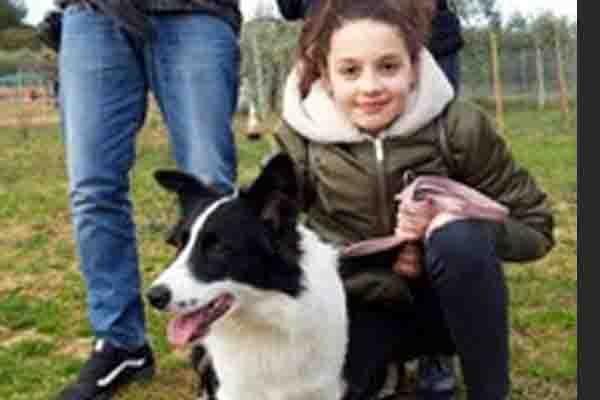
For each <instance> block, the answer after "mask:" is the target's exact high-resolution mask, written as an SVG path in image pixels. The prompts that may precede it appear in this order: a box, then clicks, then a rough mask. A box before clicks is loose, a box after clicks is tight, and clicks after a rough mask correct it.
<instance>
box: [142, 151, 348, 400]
mask: <svg viewBox="0 0 600 400" xmlns="http://www.w3.org/2000/svg"><path fill="white" fill-rule="evenodd" d="M155 178H156V180H157V181H158V183H159V184H160V185H161V186H162V187H164V188H165V189H167V190H169V191H172V192H175V193H176V194H177V195H178V197H179V200H180V203H181V205H182V210H183V217H182V219H181V221H180V222H179V223H178V225H177V226H176V227H175V229H174V230H173V232H172V234H171V237H170V242H172V243H174V244H175V245H176V246H177V247H178V248H179V251H178V254H177V256H176V258H175V260H174V261H173V262H172V264H171V265H170V266H169V267H168V268H167V269H166V270H165V271H164V272H163V273H162V274H161V275H160V276H159V277H158V278H157V279H156V281H154V282H153V284H152V285H151V287H150V289H149V291H148V292H147V297H148V300H149V302H150V303H151V304H152V305H153V306H154V307H156V308H158V309H160V310H164V311H168V312H171V313H172V314H174V318H173V319H172V320H171V322H170V323H169V325H168V329H167V334H168V339H169V341H170V342H171V343H172V344H174V345H176V346H186V345H190V344H191V345H196V344H202V345H203V346H204V347H205V348H206V349H207V351H208V353H209V355H210V357H211V359H212V366H213V368H214V372H215V373H216V376H217V379H218V382H219V387H218V391H217V399H218V400H339V399H341V398H342V395H343V392H344V383H343V379H342V369H343V366H344V359H345V354H346V347H347V342H348V317H347V310H346V299H345V294H344V289H343V286H342V282H341V279H340V277H339V275H338V251H337V250H336V249H334V248H333V247H332V246H330V245H328V244H326V243H324V242H322V241H321V240H320V239H319V238H318V236H317V235H316V234H315V233H314V232H312V231H311V230H309V229H308V228H306V227H304V226H303V225H301V224H299V223H298V214H299V212H298V209H297V206H296V204H295V201H294V199H295V198H296V196H297V187H296V181H295V175H294V169H293V164H292V161H291V160H290V159H289V157H287V156H285V155H276V156H274V157H273V158H271V160H269V162H268V163H267V165H266V166H265V167H264V168H263V170H262V172H261V173H260V175H259V177H258V178H257V179H256V180H255V181H254V183H253V184H251V185H250V186H249V187H248V188H245V189H243V190H241V191H240V192H239V193H235V194H233V195H230V196H222V195H219V194H218V193H217V192H215V191H214V190H211V189H210V188H209V187H208V186H206V185H204V184H203V183H202V182H200V181H198V180H196V179H195V178H193V177H191V176H189V175H186V174H183V173H181V172H178V171H166V170H162V171H158V172H157V173H156V174H155Z"/></svg>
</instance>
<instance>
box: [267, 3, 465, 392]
mask: <svg viewBox="0 0 600 400" xmlns="http://www.w3.org/2000/svg"><path fill="white" fill-rule="evenodd" d="M319 1H320V0H295V1H285V0H278V6H279V10H280V12H281V14H282V16H283V17H284V18H286V19H290V20H294V19H301V18H304V17H305V16H307V15H308V13H309V12H310V9H311V7H315V6H316V5H317V4H318V2H319ZM433 5H434V6H435V13H434V17H433V20H432V26H431V28H432V31H431V36H430V39H429V42H428V43H427V48H428V49H429V51H430V52H431V54H432V55H433V57H434V59H435V60H436V62H437V63H438V65H439V66H440V67H441V69H442V71H444V73H445V75H446V77H447V78H448V81H450V83H451V84H452V86H453V88H454V91H455V93H456V94H458V93H459V89H460V58H459V52H460V50H461V49H462V48H463V46H464V39H463V37H462V27H461V22H460V19H459V17H458V15H457V14H456V12H455V11H454V10H453V8H452V7H451V5H449V4H448V1H447V0H435V1H434V2H433ZM456 388H457V382H456V374H455V371H454V364H453V358H452V357H448V356H435V355H433V356H424V357H420V358H419V363H418V379H417V391H418V392H419V393H420V395H421V396H423V397H429V398H434V399H440V400H442V399H443V400H446V399H448V400H450V399H452V398H454V395H455V392H456Z"/></svg>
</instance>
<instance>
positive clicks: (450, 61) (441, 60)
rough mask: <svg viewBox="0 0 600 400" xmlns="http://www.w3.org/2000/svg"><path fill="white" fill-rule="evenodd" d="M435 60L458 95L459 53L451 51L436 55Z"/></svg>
mask: <svg viewBox="0 0 600 400" xmlns="http://www.w3.org/2000/svg"><path fill="white" fill-rule="evenodd" d="M436 61H437V63H438V65H439V66H440V68H441V69H442V70H443V71H444V73H445V74H446V77H447V78H448V80H449V81H450V83H451V84H452V87H453V88H454V91H455V92H456V94H457V95H458V93H459V92H460V55H459V54H458V53H453V54H449V55H447V56H443V57H438V58H436Z"/></svg>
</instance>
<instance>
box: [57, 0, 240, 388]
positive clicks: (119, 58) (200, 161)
mask: <svg viewBox="0 0 600 400" xmlns="http://www.w3.org/2000/svg"><path fill="white" fill-rule="evenodd" d="M57 5H58V6H59V7H60V8H61V9H62V32H61V34H60V52H59V77H60V83H61V86H60V105H61V111H62V117H63V120H62V123H63V131H64V141H65V146H66V165H67V170H68V178H69V195H70V204H71V209H72V219H73V225H74V235H75V241H76V246H77V252H78V256H79V260H80V265H81V271H82V273H83V276H84V278H85V283H86V288H87V306H88V314H89V320H90V323H91V326H92V329H93V332H94V335H95V337H96V340H95V344H94V349H93V351H92V352H91V355H90V357H89V359H88V360H87V362H86V363H85V364H84V366H83V368H82V370H81V372H80V374H79V377H78V378H77V379H76V380H75V381H74V382H72V383H70V384H69V385H67V387H65V388H64V389H63V390H62V391H61V392H60V393H59V394H58V397H57V398H58V399H60V400H88V399H109V398H111V397H112V395H113V394H114V393H115V392H116V391H117V389H118V388H120V387H121V386H123V385H124V384H127V383H129V382H131V381H133V380H135V379H137V378H147V377H151V376H152V375H153V373H154V359H153V353H152V349H151V347H150V345H149V343H148V342H147V339H146V326H145V316H144V305H143V302H142V297H141V294H140V292H141V279H140V272H139V268H138V262H139V260H138V252H137V242H136V229H135V225H134V221H133V217H132V203H131V200H130V187H131V186H130V185H131V182H130V180H129V172H130V171H131V169H132V167H133V166H134V164H135V155H136V153H135V142H136V135H137V133H138V131H139V130H140V128H141V127H142V125H143V124H144V120H145V116H146V112H147V108H148V93H149V92H152V93H153V94H154V96H155V98H156V100H157V102H158V106H159V108H160V111H161V113H162V116H163V119H164V121H165V123H166V126H167V127H168V134H169V139H170V143H171V149H172V156H173V157H174V159H175V161H176V163H177V166H178V167H179V168H180V169H181V170H183V171H186V172H188V173H190V174H193V175H195V176H196V177H198V178H200V179H202V180H204V181H205V182H209V183H211V184H213V185H214V186H215V187H216V188H218V189H219V190H221V191H223V192H230V191H232V190H233V185H234V183H235V182H236V163H237V160H236V149H235V142H234V135H233V132H232V116H233V114H234V112H235V109H236V105H237V100H238V83H239V62H240V49H239V45H238V33H239V30H240V25H241V15H240V11H239V7H238V2H237V0H220V1H215V0H211V1H209V0H193V1H192V0H146V1H142V0H121V1H115V0H85V1H84V0H66V1H65V0H61V1H59V2H57Z"/></svg>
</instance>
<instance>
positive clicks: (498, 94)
mask: <svg viewBox="0 0 600 400" xmlns="http://www.w3.org/2000/svg"><path fill="white" fill-rule="evenodd" d="M490 52H491V58H492V74H493V76H492V79H493V81H494V96H495V98H496V124H497V125H498V131H500V133H504V105H503V103H502V81H501V79H500V62H499V58H498V41H497V39H496V34H495V33H494V32H490Z"/></svg>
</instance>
